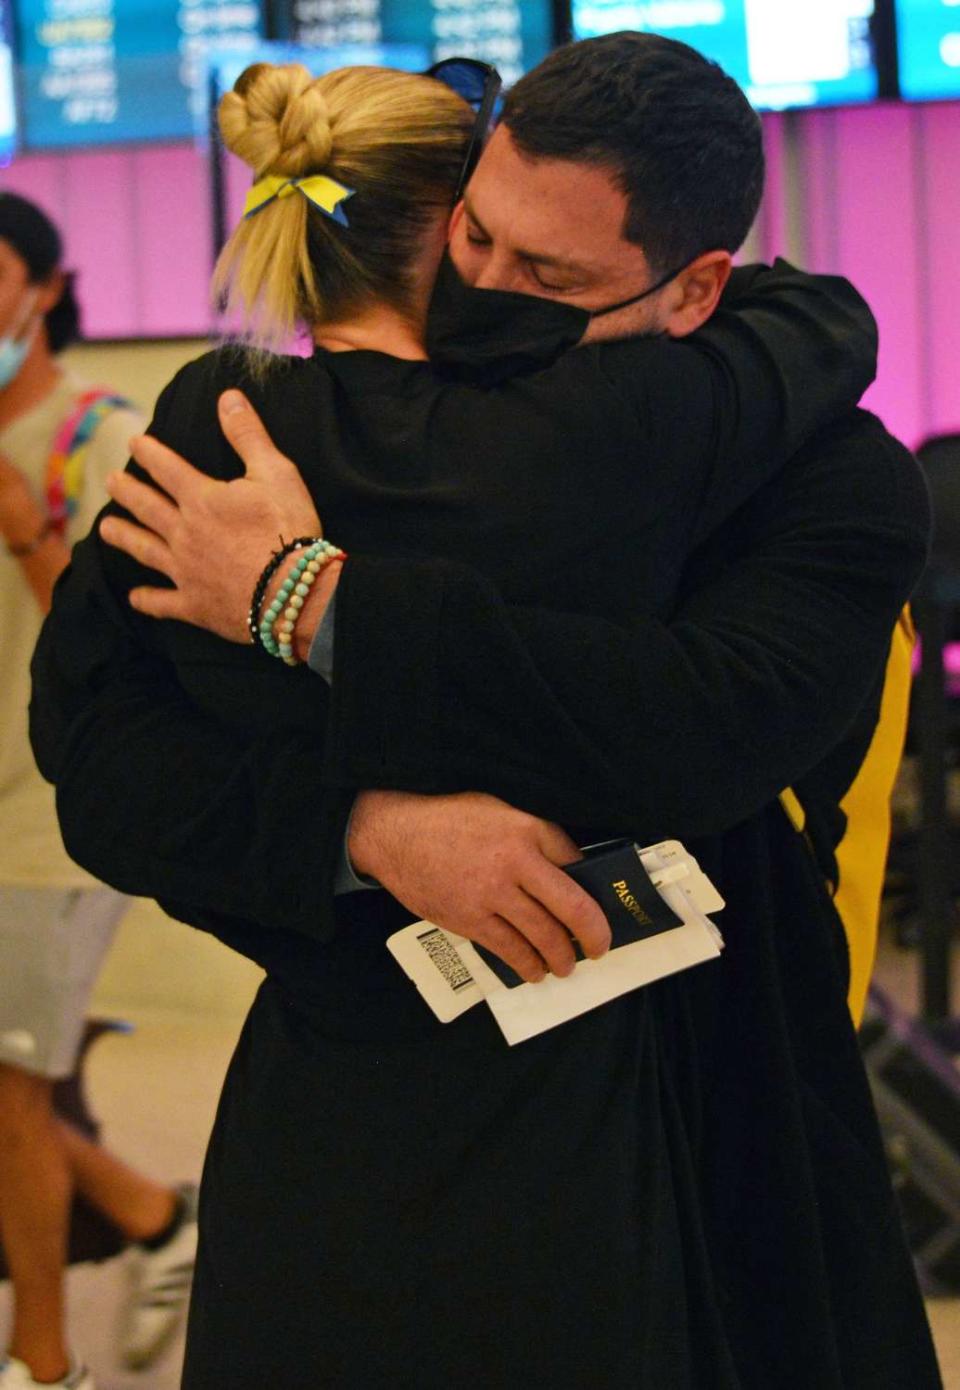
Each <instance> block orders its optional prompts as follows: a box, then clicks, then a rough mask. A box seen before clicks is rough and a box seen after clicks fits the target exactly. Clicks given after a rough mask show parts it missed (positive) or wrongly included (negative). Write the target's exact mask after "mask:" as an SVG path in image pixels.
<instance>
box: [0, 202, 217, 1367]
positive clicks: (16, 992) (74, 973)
mask: <svg viewBox="0 0 960 1390" xmlns="http://www.w3.org/2000/svg"><path fill="white" fill-rule="evenodd" d="M61 258H62V250H61V242H60V236H59V233H58V232H57V229H56V228H55V227H54V226H53V224H52V223H51V222H50V220H49V219H48V218H47V217H46V215H45V214H44V213H43V212H41V210H40V209H39V208H38V207H35V206H34V205H33V204H32V203H29V202H27V200H26V199H24V198H20V197H17V195H16V194H13V193H3V194H0V538H2V541H3V545H2V548H0V632H2V634H3V651H4V664H3V681H2V685H0V821H2V824H3V835H2V839H0V1231H2V1238H3V1247H4V1254H5V1256H6V1264H7V1269H8V1270H9V1277H10V1279H11V1283H12V1287H13V1325H12V1328H11V1333H10V1339H9V1343H8V1347H7V1351H8V1357H7V1358H5V1359H3V1360H2V1361H0V1386H2V1387H3V1390H31V1388H32V1387H33V1385H34V1384H35V1383H42V1384H44V1385H58V1384H65V1383H66V1382H67V1380H69V1384H70V1385H71V1387H76V1390H92V1387H93V1383H94V1382H93V1377H92V1375H91V1374H90V1372H89V1371H86V1370H85V1369H84V1368H83V1367H82V1366H81V1365H80V1364H79V1362H78V1361H77V1360H76V1358H75V1357H72V1356H71V1354H70V1352H69V1349H68V1347H67V1345H66V1340H65V1336H66V1331H65V1327H64V1306H63V1302H64V1291H63V1263H64V1250H65V1247H66V1244H67V1232H68V1226H69V1218H70V1209H71V1204H72V1201H73V1194H74V1191H75V1190H76V1189H79V1190H80V1191H81V1192H82V1193H83V1194H84V1196H85V1197H86V1198H87V1199H88V1200H89V1201H91V1202H92V1203H93V1205H94V1206H95V1207H96V1208H97V1209H98V1210H100V1211H103V1212H104V1213H105V1214H106V1215H107V1216H108V1217H109V1218H110V1220H112V1221H113V1222H114V1223H115V1224H116V1225H117V1226H119V1227H120V1229H121V1230H122V1231H123V1232H124V1233H125V1234H126V1236H127V1237H128V1238H129V1239H130V1240H131V1241H133V1242H138V1241H147V1242H148V1243H149V1246H150V1247H151V1248H150V1249H149V1250H148V1249H147V1248H146V1247H138V1248H137V1251H136V1252H135V1256H134V1258H136V1259H137V1261H138V1262H137V1277H136V1278H135V1279H134V1281H133V1286H132V1289H131V1295H132V1297H131V1304H130V1308H129V1317H128V1320H127V1325H126V1327H125V1331H124V1344H123V1353H124V1355H125V1357H126V1358H128V1359H129V1360H130V1362H131V1363H132V1364H137V1365H144V1364H146V1363H147V1362H149V1361H151V1360H152V1359H153V1357H154V1356H155V1355H156V1354H157V1352H158V1351H159V1349H160V1347H161V1346H162V1345H163V1343H164V1341H165V1340H166V1339H167V1337H168V1336H169V1335H170V1333H171V1332H172V1331H173V1330H174V1329H175V1327H176V1325H177V1324H178V1322H179V1321H180V1318H181V1317H182V1314H183V1311H184V1309H185V1306H186V1298H187V1292H188V1289H189V1265H190V1261H191V1260H192V1254H193V1248H194V1247H195V1244H196V1222H195V1217H194V1214H193V1208H194V1189H192V1188H190V1189H189V1190H185V1191H184V1192H180V1191H177V1190H175V1189H173V1188H170V1187H167V1186H165V1185H164V1184H161V1183H156V1182H153V1181H152V1180H151V1179H149V1178H147V1177H143V1176H141V1175H140V1174H139V1173H135V1172H133V1171H132V1170H131V1169H129V1168H127V1167H126V1165H125V1164H122V1163H120V1162H119V1160H117V1159H115V1158H113V1157H112V1156H111V1155H110V1154H109V1153H107V1152H106V1151H105V1150H103V1149H101V1148H99V1147H98V1146H96V1145H94V1144H91V1143H90V1142H89V1140H87V1139H86V1138H85V1137H84V1136H83V1135H82V1134H80V1133H79V1132H78V1131H77V1130H76V1129H75V1128H74V1127H73V1126H71V1125H67V1124H66V1123H64V1122H62V1121H59V1120H58V1119H57V1118H56V1117H55V1115H54V1113H53V1104H52V1088H53V1084H54V1082H56V1081H57V1080H60V1079H62V1078H64V1077H66V1076H69V1075H70V1074H71V1073H72V1072H73V1071H74V1068H75V1065H76V1059H77V1053H78V1050H79V1047H80V1044H81V1040H82V1036H83V1030H84V1024H85V1016H86V1010H87V1004H88V1001H89V998H90V993H91V991H92V989H93V984H94V981H95V979H96V976H97V972H98V971H99V968H100V964H101V962H102V960H103V957H104V955H105V953H106V951H107V949H108V948H109V946H110V943H111V941H112V940H113V936H114V932H115V931H116V927H117V924H118V922H119V920H120V918H121V916H122V915H123V912H124V910H125V907H126V900H125V899H124V898H122V897H121V896H120V895H119V894H118V893H116V892H114V891H113V890H112V889H109V888H105V887H103V886H102V884H98V883H97V882H96V881H95V880H94V879H93V878H91V877H90V875H89V874H88V873H85V872H84V870H83V869H81V868H80V867H79V866H78V865H77V864H76V863H74V862H73V861H72V860H71V859H70V858H69V856H68V855H67V853H66V851H65V849H64V847H63V842H62V840H61V838H60V832H59V829H58V826H57V818H56V812H55V809H54V801H53V793H52V788H50V787H49V786H48V785H47V784H46V783H45V782H44V781H43V779H42V778H41V777H40V775H39V773H38V772H37V769H36V766H35V764H34V761H33V758H32V756H31V753H30V744H29V741H28V738H27V701H28V696H29V664H30V654H31V652H32V651H33V648H34V645H35V643H36V640H37V634H38V633H39V631H40V625H41V623H42V621H43V616H44V614H45V613H47V612H48V611H49V608H50V601H51V594H52V591H53V586H54V584H55V582H56V580H57V578H58V577H59V576H60V574H62V572H63V571H64V570H65V569H66V567H67V564H68V563H69V559H70V545H71V543H72V542H73V541H75V540H78V539H79V538H80V537H81V536H83V535H85V534H86V532H87V531H88V530H89V529H90V523H91V522H92V520H93V518H94V517H95V516H96V514H97V512H98V511H99V510H100V508H101V507H102V505H103V502H104V499H105V496H106V493H105V487H104V482H105V479H106V476H107V474H108V473H109V472H110V471H111V470H112V469H115V468H117V467H119V466H121V465H122V463H123V461H124V459H125V458H126V450H127V441H128V439H129V438H130V433H131V431H132V430H135V429H138V428H139V427H140V423H141V421H140V417H139V415H138V414H137V413H136V411H135V410H134V409H133V407H132V406H131V405H130V404H129V403H128V402H127V401H125V400H123V399H122V398H120V397H119V396H117V395H116V394H115V393H114V392H112V391H106V390H102V389H94V388H91V387H89V386H88V385H86V384H85V383H83V382H82V381H80V380H78V379H77V378H76V377H75V376H74V375H73V374H72V373H71V372H69V371H67V370H65V369H64V368H63V367H62V365H61V363H60V361H59V354H60V353H61V352H62V351H63V350H64V349H65V348H66V347H68V346H69V345H70V343H71V342H73V341H74V339H75V338H76V337H77V336H78V334H79V318H80V316H79V309H78V306H77V302H76V299H75V298H74V294H73V286H72V280H71V277H70V276H69V275H68V274H66V273H65V272H64V270H63V268H62V265H61ZM171 1257H172V1258H171ZM171 1264H172V1265H183V1264H185V1265H186V1274H185V1275H183V1276H181V1277H180V1278H179V1280H178V1281H177V1282H178V1287H177V1290H176V1294H175V1296H174V1297H173V1298H171V1299H170V1300H169V1302H168V1303H167V1305H166V1307H164V1308H162V1309H161V1308H159V1307H158V1306H157V1305H156V1301H155V1299H154V1294H155V1287H156V1280H157V1278H160V1279H161V1280H162V1279H164V1278H167V1277H169V1269H170V1267H171Z"/></svg>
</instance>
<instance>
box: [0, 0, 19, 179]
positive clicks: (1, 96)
mask: <svg viewBox="0 0 960 1390" xmlns="http://www.w3.org/2000/svg"><path fill="white" fill-rule="evenodd" d="M16 144H17V108H16V102H15V100H14V90H13V16H12V15H11V13H10V5H9V3H8V0H0V165H3V164H9V163H10V160H11V159H12V158H13V152H14V150H15V149H16Z"/></svg>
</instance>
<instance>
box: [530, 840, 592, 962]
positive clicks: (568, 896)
mask: <svg viewBox="0 0 960 1390" xmlns="http://www.w3.org/2000/svg"><path fill="white" fill-rule="evenodd" d="M578 853H579V851H578ZM581 858H582V856H581ZM523 887H524V888H525V889H526V891H527V892H528V893H529V894H530V896H531V897H533V898H536V900H537V901H538V902H539V903H542V905H543V907H544V908H545V909H546V911H547V912H548V913H549V914H550V915H551V916H552V917H554V918H556V920H557V921H558V922H562V923H563V925H564V927H566V929H567V931H568V932H570V934H571V936H575V937H576V938H577V940H578V941H579V942H580V945H581V947H582V949H583V953H584V955H586V956H590V957H591V958H592V959H596V958H597V957H598V956H602V955H603V954H604V953H605V952H606V951H607V950H609V947H610V923H609V922H608V921H607V918H606V914H605V913H604V911H603V909H602V908H601V906H600V904H599V903H598V902H597V901H596V900H595V899H594V898H591V896H590V894H589V893H586V892H584V890H583V889H582V888H581V887H580V885H579V884H578V883H574V881H573V879H572V878H570V876H569V875H568V874H565V873H564V872H563V870H562V869H558V868H557V867H556V866H555V865H553V864H551V863H550V862H549V860H547V859H544V858H543V857H542V856H541V855H536V856H531V858H530V862H529V865H527V866H526V867H525V870H524V875H523Z"/></svg>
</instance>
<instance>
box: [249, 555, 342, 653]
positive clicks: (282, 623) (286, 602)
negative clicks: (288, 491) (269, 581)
mask: <svg viewBox="0 0 960 1390" xmlns="http://www.w3.org/2000/svg"><path fill="white" fill-rule="evenodd" d="M346 558H347V557H346V553H345V552H344V551H342V550H340V549H338V547H337V546H335V545H331V544H330V542H329V541H322V540H321V541H314V542H313V544H312V545H309V546H307V548H306V550H304V552H303V554H302V555H301V556H300V558H299V559H298V560H297V562H296V564H295V565H294V566H293V569H292V570H291V571H290V573H289V574H288V575H287V577H286V579H285V580H284V581H283V583H282V584H281V586H280V589H279V591H278V593H277V596H276V598H275V599H274V600H273V602H272V603H271V604H270V606H269V607H268V608H267V610H266V612H265V613H264V615H263V617H262V618H261V620H260V629H259V631H260V641H261V644H262V645H263V648H264V650H265V651H267V652H269V653H270V655H271V656H275V657H279V659H280V660H281V661H283V662H284V663H285V664H286V665H287V666H299V664H300V663H299V661H298V660H297V658H296V657H295V656H294V654H293V632H294V628H295V627H296V625H297V619H298V618H299V617H300V612H301V610H302V608H303V605H304V604H305V603H306V601H307V598H308V597H309V594H310V590H311V588H312V587H313V584H314V582H315V581H316V578H317V576H318V575H319V574H320V572H321V570H323V569H325V568H326V566H327V565H329V564H330V562H331V560H345V559H346Z"/></svg>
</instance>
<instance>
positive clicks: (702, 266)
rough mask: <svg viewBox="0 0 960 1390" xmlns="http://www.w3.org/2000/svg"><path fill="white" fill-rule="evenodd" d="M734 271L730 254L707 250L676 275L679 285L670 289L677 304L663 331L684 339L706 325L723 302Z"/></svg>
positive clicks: (674, 305)
mask: <svg viewBox="0 0 960 1390" xmlns="http://www.w3.org/2000/svg"><path fill="white" fill-rule="evenodd" d="M732 269H733V258H732V257H731V255H730V252H729V251H707V252H705V253H704V255H702V256H698V257H697V259H696V260H695V261H691V262H690V264H689V265H688V266H687V268H686V269H685V270H682V271H681V272H680V274H679V275H678V276H677V280H676V285H675V286H673V285H672V286H671V287H670V288H671V291H672V292H673V294H675V295H676V302H675V303H674V304H673V305H672V306H671V308H670V311H669V314H668V316H667V319H666V322H665V323H664V325H663V331H664V332H665V333H667V334H668V335H669V337H671V338H685V337H686V336H687V334H688V333H693V332H695V331H696V329H698V328H699V327H700V326H701V324H704V323H706V321H707V319H708V318H709V317H710V315H711V314H712V313H713V311H714V310H715V309H716V307H717V305H718V304H719V302H720V296H721V294H722V293H723V290H724V286H725V285H726V283H727V281H728V280H729V279H730V272H731V270H732Z"/></svg>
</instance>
